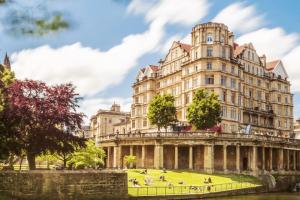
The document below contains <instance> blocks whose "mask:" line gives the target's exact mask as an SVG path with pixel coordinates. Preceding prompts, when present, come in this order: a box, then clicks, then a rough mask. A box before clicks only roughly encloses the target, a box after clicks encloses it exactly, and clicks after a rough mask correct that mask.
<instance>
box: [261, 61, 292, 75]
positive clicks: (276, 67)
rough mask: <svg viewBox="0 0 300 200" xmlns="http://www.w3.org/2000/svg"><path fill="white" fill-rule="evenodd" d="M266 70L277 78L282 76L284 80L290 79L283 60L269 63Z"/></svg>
mask: <svg viewBox="0 0 300 200" xmlns="http://www.w3.org/2000/svg"><path fill="white" fill-rule="evenodd" d="M266 68H267V70H268V71H272V72H273V73H274V74H275V75H276V76H278V77H279V76H280V77H281V78H282V79H286V78H288V74H287V72H286V70H285V68H284V66H283V63H282V61H281V60H273V61H270V62H267V65H266Z"/></svg>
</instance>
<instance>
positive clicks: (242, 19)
mask: <svg viewBox="0 0 300 200" xmlns="http://www.w3.org/2000/svg"><path fill="white" fill-rule="evenodd" d="M212 21H213V22H220V23H224V24H226V25H227V26H228V28H229V29H230V30H231V31H234V32H240V33H244V32H248V31H253V30H255V29H256V28H259V27H261V25H263V23H264V19H263V15H259V14H257V12H256V8H255V6H252V5H250V6H247V5H246V4H245V3H241V2H238V3H233V4H230V5H229V6H227V7H225V8H224V9H223V10H221V11H220V12H219V13H218V14H217V16H216V17H215V18H214V19H213V20H212Z"/></svg>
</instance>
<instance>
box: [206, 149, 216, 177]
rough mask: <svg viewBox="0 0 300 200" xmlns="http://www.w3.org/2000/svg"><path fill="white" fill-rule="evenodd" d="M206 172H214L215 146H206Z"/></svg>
mask: <svg viewBox="0 0 300 200" xmlns="http://www.w3.org/2000/svg"><path fill="white" fill-rule="evenodd" d="M204 171H205V172H207V173H213V172H214V145H205V146H204Z"/></svg>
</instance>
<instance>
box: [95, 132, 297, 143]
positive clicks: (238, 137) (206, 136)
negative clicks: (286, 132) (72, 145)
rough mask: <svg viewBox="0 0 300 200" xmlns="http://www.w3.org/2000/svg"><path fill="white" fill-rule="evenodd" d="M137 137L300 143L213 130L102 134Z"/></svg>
mask: <svg viewBox="0 0 300 200" xmlns="http://www.w3.org/2000/svg"><path fill="white" fill-rule="evenodd" d="M131 138H132V139H137V138H155V139H156V138H195V139H233V140H257V141H271V142H279V143H282V142H284V143H290V144H296V145H300V140H297V139H293V138H284V137H276V136H269V135H254V134H251V135H250V134H249V135H247V134H232V133H215V132H211V131H197V132H192V131H186V132H144V133H127V134H109V135H105V136H100V141H107V140H119V139H131Z"/></svg>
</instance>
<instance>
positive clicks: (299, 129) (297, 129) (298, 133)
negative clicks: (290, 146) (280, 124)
mask: <svg viewBox="0 0 300 200" xmlns="http://www.w3.org/2000/svg"><path fill="white" fill-rule="evenodd" d="M294 133H295V139H299V140H300V118H299V119H297V120H296V122H295V124H294Z"/></svg>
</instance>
